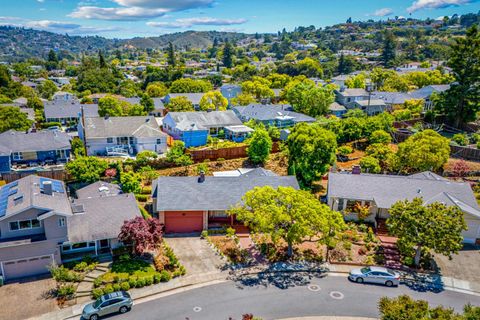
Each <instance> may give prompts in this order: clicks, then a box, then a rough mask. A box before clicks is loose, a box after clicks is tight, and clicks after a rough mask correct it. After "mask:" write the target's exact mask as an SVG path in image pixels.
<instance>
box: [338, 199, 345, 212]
mask: <svg viewBox="0 0 480 320" xmlns="http://www.w3.org/2000/svg"><path fill="white" fill-rule="evenodd" d="M344 204H345V201H344V200H343V198H339V199H338V207H337V210H343V206H344Z"/></svg>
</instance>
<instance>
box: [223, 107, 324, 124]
mask: <svg viewBox="0 0 480 320" xmlns="http://www.w3.org/2000/svg"><path fill="white" fill-rule="evenodd" d="M232 110H233V111H234V112H235V113H236V114H237V115H238V117H239V118H240V119H241V120H242V121H243V122H247V121H249V120H255V121H257V122H261V123H263V124H264V125H266V126H275V127H277V128H285V127H292V126H294V125H295V124H296V123H299V122H315V121H316V120H315V118H312V117H310V116H307V115H304V114H302V113H298V112H295V111H293V108H292V107H291V106H290V105H273V104H267V105H263V104H249V105H248V106H238V107H234V108H232Z"/></svg>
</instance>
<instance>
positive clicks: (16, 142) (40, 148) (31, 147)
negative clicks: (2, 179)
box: [0, 130, 71, 172]
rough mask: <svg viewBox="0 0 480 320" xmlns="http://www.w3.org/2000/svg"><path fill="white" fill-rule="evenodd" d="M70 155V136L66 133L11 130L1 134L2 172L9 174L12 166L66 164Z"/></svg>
mask: <svg viewBox="0 0 480 320" xmlns="http://www.w3.org/2000/svg"><path fill="white" fill-rule="evenodd" d="M70 153H71V146H70V136H68V134H66V133H64V132H60V131H50V130H45V131H38V132H29V133H26V132H23V131H22V132H21V131H14V130H9V131H6V132H3V133H1V134H0V172H8V171H10V170H11V169H12V166H19V165H24V166H40V165H44V164H57V163H65V162H67V161H68V160H69V159H70Z"/></svg>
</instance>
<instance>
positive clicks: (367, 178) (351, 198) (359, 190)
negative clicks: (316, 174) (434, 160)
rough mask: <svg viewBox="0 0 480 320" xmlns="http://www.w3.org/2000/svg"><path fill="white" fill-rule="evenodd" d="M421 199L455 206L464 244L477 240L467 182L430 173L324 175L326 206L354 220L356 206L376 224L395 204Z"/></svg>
mask: <svg viewBox="0 0 480 320" xmlns="http://www.w3.org/2000/svg"><path fill="white" fill-rule="evenodd" d="M414 198H422V199H423V201H424V203H425V204H430V203H433V202H441V203H444V204H445V205H448V206H456V207H458V208H459V209H460V210H462V212H463V213H464V215H465V221H466V223H467V226H468V230H467V231H464V232H463V238H464V242H465V243H475V242H476V241H477V240H478V239H480V207H479V206H478V204H477V201H476V199H475V195H474V194H473V191H472V189H471V187H470V185H469V184H468V183H461V182H454V181H450V180H448V179H445V178H443V177H440V176H438V175H436V174H434V173H432V172H428V171H427V172H422V173H418V174H414V175H410V176H394V175H381V174H350V173H330V174H329V175H328V189H327V199H328V205H329V206H330V207H331V208H332V209H333V210H337V211H340V212H342V213H343V214H344V217H345V219H346V220H355V219H357V216H356V214H355V213H353V212H352V209H353V208H354V207H355V206H356V205H357V204H360V205H362V206H368V207H369V208H370V213H371V214H370V216H369V217H368V218H367V220H368V221H371V222H373V223H377V222H378V221H379V220H383V219H387V218H388V217H389V213H388V210H389V209H390V207H391V206H392V205H393V204H394V203H396V202H397V201H402V200H410V201H411V200H413V199H414Z"/></svg>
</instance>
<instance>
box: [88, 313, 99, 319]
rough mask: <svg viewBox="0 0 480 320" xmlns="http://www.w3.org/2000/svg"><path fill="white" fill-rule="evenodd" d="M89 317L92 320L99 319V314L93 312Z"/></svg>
mask: <svg viewBox="0 0 480 320" xmlns="http://www.w3.org/2000/svg"><path fill="white" fill-rule="evenodd" d="M88 319H90V320H98V314H92V315H91V316H90V318H88Z"/></svg>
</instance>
